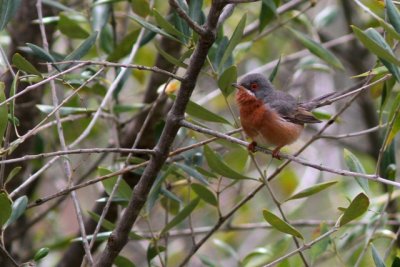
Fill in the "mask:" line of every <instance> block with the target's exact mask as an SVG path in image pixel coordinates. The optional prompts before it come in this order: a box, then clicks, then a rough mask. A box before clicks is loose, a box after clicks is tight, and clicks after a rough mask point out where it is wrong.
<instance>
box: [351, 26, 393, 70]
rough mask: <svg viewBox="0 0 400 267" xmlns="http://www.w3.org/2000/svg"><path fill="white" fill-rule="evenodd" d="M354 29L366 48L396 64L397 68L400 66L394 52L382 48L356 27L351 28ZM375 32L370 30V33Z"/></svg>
mask: <svg viewBox="0 0 400 267" xmlns="http://www.w3.org/2000/svg"><path fill="white" fill-rule="evenodd" d="M351 28H352V29H353V32H354V34H355V35H356V37H357V38H358V40H360V41H361V43H363V44H364V46H365V47H366V48H367V49H368V50H370V51H371V52H372V53H373V54H375V55H376V56H378V57H379V58H382V59H385V60H387V61H389V62H390V63H393V64H396V65H397V66H399V65H400V61H399V60H398V59H397V58H396V56H395V55H394V53H393V51H392V50H391V49H390V50H389V49H387V48H384V47H382V46H381V45H380V44H378V43H377V42H376V41H374V40H373V39H372V38H370V37H369V36H368V35H367V34H366V33H365V32H363V31H362V30H360V29H359V28H357V27H356V26H353V25H352V26H351ZM372 31H374V29H372V28H370V29H369V32H372Z"/></svg>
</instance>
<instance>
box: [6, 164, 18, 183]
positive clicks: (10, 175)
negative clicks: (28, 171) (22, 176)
mask: <svg viewBox="0 0 400 267" xmlns="http://www.w3.org/2000/svg"><path fill="white" fill-rule="evenodd" d="M21 169H22V167H21V166H17V167H15V168H14V169H12V170H11V171H10V173H9V174H8V176H7V179H6V181H5V184H7V183H8V182H9V181H11V180H12V179H13V178H14V177H15V175H17V174H18V173H19V172H20V171H21Z"/></svg>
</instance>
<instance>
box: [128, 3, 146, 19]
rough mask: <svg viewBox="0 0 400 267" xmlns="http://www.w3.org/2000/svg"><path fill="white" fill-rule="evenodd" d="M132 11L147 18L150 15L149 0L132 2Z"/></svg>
mask: <svg viewBox="0 0 400 267" xmlns="http://www.w3.org/2000/svg"><path fill="white" fill-rule="evenodd" d="M130 2H131V7H132V11H133V12H135V13H136V14H138V15H139V16H141V17H143V18H144V17H146V16H147V15H149V14H150V4H149V0H131V1H130Z"/></svg>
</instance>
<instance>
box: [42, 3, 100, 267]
mask: <svg viewBox="0 0 400 267" xmlns="http://www.w3.org/2000/svg"><path fill="white" fill-rule="evenodd" d="M36 9H37V12H38V19H39V28H40V33H41V36H42V41H43V47H44V49H45V51H46V52H47V53H48V52H49V44H48V42H47V37H46V30H45V27H44V24H43V14H42V1H41V0H37V2H36ZM47 69H48V71H49V72H51V71H52V66H50V65H48V67H47ZM98 73H100V72H98ZM50 85H51V94H52V100H53V105H54V106H55V107H56V106H58V104H59V101H58V97H57V90H56V84H55V81H54V80H51V81H50ZM55 117H56V120H57V133H58V138H59V141H60V144H61V147H62V149H63V150H67V145H66V142H65V138H64V131H63V127H62V123H61V121H60V112H59V110H58V109H57V110H55ZM63 163H64V172H65V174H66V176H67V179H68V186H69V185H71V182H72V171H71V163H70V161H69V158H68V156H66V158H64V159H63ZM71 199H72V202H73V204H74V208H75V214H76V218H77V221H78V225H79V230H80V232H81V235H82V242H83V247H84V250H85V254H86V256H87V257H88V259H89V264H90V265H93V257H92V254H91V252H90V248H89V243H88V240H87V236H86V230H85V225H84V222H83V216H82V210H81V207H80V205H79V201H78V198H77V196H76V192H71Z"/></svg>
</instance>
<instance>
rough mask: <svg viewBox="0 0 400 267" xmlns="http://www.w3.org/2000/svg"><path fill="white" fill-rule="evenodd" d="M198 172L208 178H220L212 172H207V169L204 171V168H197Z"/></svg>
mask: <svg viewBox="0 0 400 267" xmlns="http://www.w3.org/2000/svg"><path fill="white" fill-rule="evenodd" d="M196 170H197V171H198V172H199V173H201V174H203V175H205V176H207V177H210V178H218V176H217V175H215V174H214V173H212V172H210V171H207V170H205V169H203V168H201V167H199V166H196Z"/></svg>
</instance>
